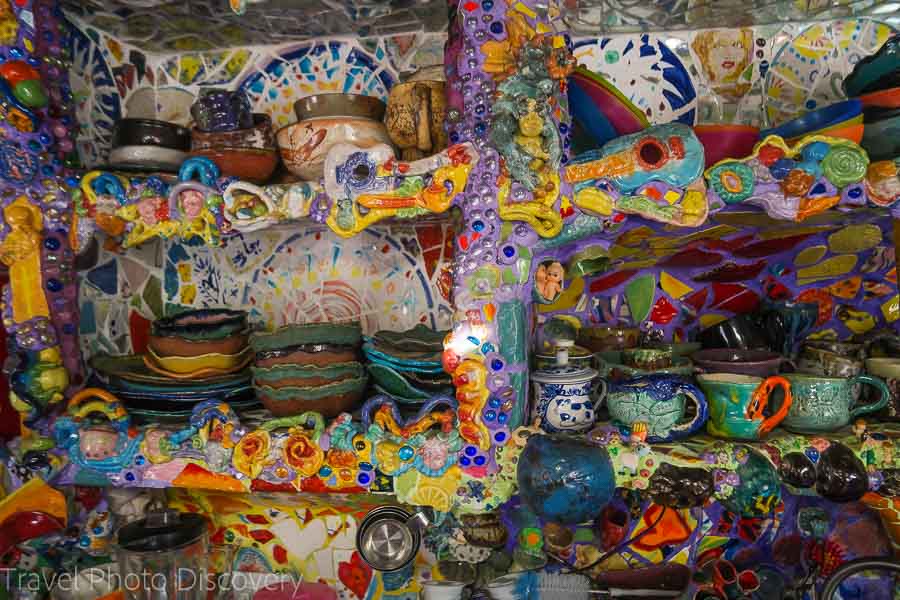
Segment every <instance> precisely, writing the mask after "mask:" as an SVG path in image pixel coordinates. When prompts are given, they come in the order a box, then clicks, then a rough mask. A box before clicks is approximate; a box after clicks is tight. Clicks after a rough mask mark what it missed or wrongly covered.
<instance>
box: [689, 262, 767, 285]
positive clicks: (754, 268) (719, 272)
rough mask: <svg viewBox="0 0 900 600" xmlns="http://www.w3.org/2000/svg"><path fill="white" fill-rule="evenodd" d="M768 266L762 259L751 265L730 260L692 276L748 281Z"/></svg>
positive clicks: (699, 279)
mask: <svg viewBox="0 0 900 600" xmlns="http://www.w3.org/2000/svg"><path fill="white" fill-rule="evenodd" d="M765 266H766V261H764V260H760V261H757V262H755V263H751V264H749V265H739V264H737V263H736V262H732V261H728V262H727V263H725V264H724V265H721V266H718V267H716V268H715V269H712V270H711V271H707V272H705V273H701V274H700V275H697V276H696V277H692V279H693V280H694V281H746V280H748V279H753V278H754V277H756V276H757V275H759V273H760V271H762V270H763V268H764V267H765Z"/></svg>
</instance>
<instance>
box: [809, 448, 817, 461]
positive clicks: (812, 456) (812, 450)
mask: <svg viewBox="0 0 900 600" xmlns="http://www.w3.org/2000/svg"><path fill="white" fill-rule="evenodd" d="M806 456H808V457H809V460H811V461H813V462H819V451H818V450H816V449H815V448H807V449H806Z"/></svg>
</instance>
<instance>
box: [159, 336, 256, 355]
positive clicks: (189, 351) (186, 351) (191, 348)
mask: <svg viewBox="0 0 900 600" xmlns="http://www.w3.org/2000/svg"><path fill="white" fill-rule="evenodd" d="M249 337H250V336H249V334H248V333H246V332H244V333H238V334H235V335H230V336H228V337H225V338H222V339H220V340H189V339H186V338H182V337H178V336H174V335H173V336H159V335H151V336H150V339H149V341H148V346H150V349H151V350H153V352H155V353H156V355H157V356H200V355H203V354H214V353H216V354H238V353H239V352H241V351H243V350H244V349H245V348H246V347H247V341H248V339H249Z"/></svg>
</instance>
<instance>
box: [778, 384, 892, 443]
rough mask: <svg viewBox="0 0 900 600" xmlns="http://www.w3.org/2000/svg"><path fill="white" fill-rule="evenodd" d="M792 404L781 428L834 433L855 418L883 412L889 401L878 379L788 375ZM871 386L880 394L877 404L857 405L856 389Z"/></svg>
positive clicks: (886, 387)
mask: <svg viewBox="0 0 900 600" xmlns="http://www.w3.org/2000/svg"><path fill="white" fill-rule="evenodd" d="M784 377H785V379H787V380H788V381H790V382H791V391H792V392H793V395H794V402H793V404H791V408H790V410H789V411H788V415H787V417H786V418H785V419H784V426H785V427H786V428H787V429H790V430H791V431H797V432H800V433H819V432H828V431H836V430H838V429H840V428H842V427H845V426H847V425H849V424H850V422H851V421H853V420H854V419H855V418H856V417H858V416H860V415H864V414H866V413H870V412H874V411H876V410H881V409H882V408H884V407H885V406H886V405H887V403H888V401H889V400H890V398H891V391H890V389H889V388H888V386H887V384H885V383H884V381H883V380H881V379H879V378H878V377H873V376H871V375H857V376H856V377H820V376H818V375H804V374H801V373H789V374H786V375H784ZM860 384H867V385H871V386H872V387H874V388H875V389H877V390H878V391H879V392H880V397H879V398H878V401H877V402H872V403H870V404H862V405H860V404H858V403H857V398H859V397H860V394H859V389H858V386H859V385H860Z"/></svg>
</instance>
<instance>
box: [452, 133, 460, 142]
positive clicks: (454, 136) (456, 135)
mask: <svg viewBox="0 0 900 600" xmlns="http://www.w3.org/2000/svg"><path fill="white" fill-rule="evenodd" d="M450 143H451V144H458V143H459V134H458V133H456V132H455V131H453V132H451V133H450Z"/></svg>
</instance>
